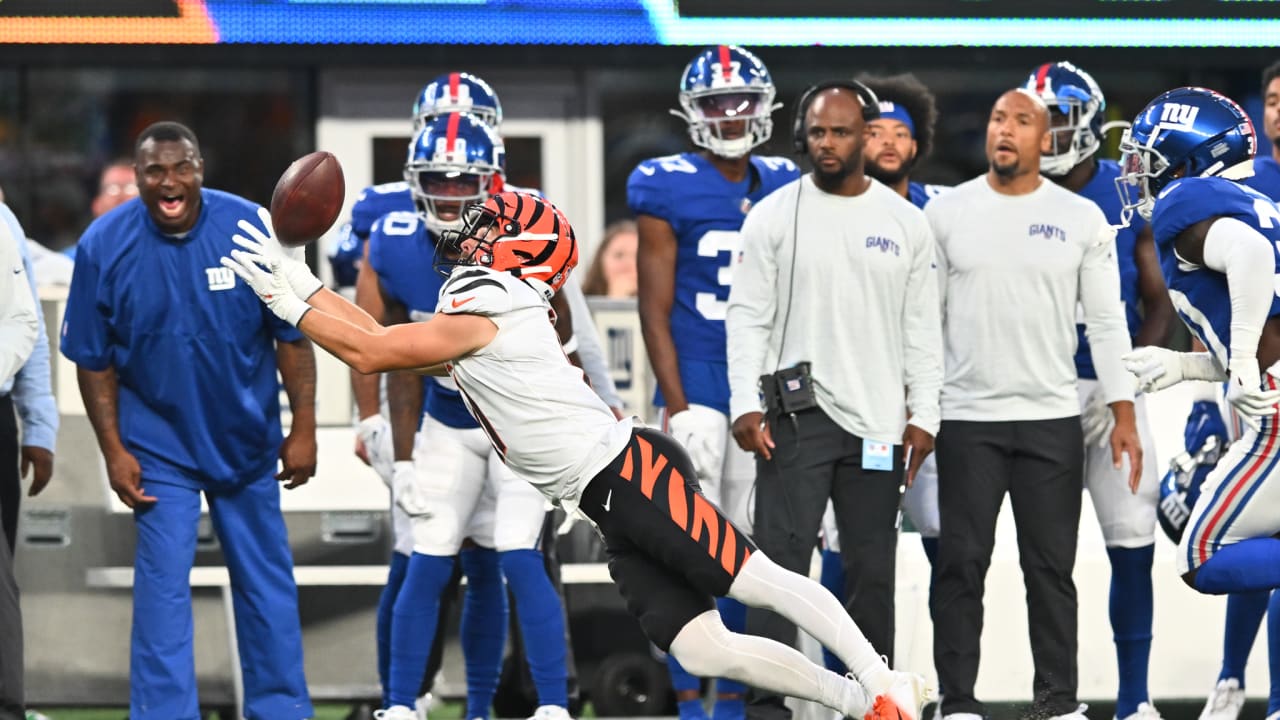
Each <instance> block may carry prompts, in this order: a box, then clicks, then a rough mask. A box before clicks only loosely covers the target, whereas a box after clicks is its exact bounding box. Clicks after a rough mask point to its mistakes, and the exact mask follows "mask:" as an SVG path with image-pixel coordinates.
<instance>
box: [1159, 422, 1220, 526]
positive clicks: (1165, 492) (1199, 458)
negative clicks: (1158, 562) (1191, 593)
mask: <svg viewBox="0 0 1280 720" xmlns="http://www.w3.org/2000/svg"><path fill="white" fill-rule="evenodd" d="M1221 454H1222V444H1221V443H1219V442H1218V437H1217V436H1216V435H1210V436H1209V437H1208V438H1207V439H1206V440H1205V442H1204V445H1202V446H1201V447H1200V450H1199V451H1198V452H1196V453H1195V454H1194V455H1193V454H1192V453H1191V452H1190V451H1186V452H1182V453H1180V454H1179V455H1178V456H1176V457H1174V458H1173V461H1172V462H1170V463H1169V472H1167V473H1165V474H1164V477H1163V478H1162V479H1161V480H1160V504H1159V505H1157V506H1156V518H1158V519H1159V520H1160V528H1161V529H1162V530H1164V533H1165V535H1168V536H1169V539H1170V540H1172V541H1173V542H1175V543H1177V542H1180V541H1181V540H1182V533H1183V531H1184V530H1186V527H1187V519H1188V518H1190V517H1191V509H1192V508H1194V507H1195V506H1196V500H1198V499H1199V498H1200V486H1201V485H1203V484H1204V480H1205V478H1206V477H1208V476H1209V472H1210V471H1212V470H1213V468H1214V467H1215V466H1216V465H1217V464H1218V458H1219V457H1220V456H1221Z"/></svg>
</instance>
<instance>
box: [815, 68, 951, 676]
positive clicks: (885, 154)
mask: <svg viewBox="0 0 1280 720" xmlns="http://www.w3.org/2000/svg"><path fill="white" fill-rule="evenodd" d="M858 79H859V80H860V81H861V82H862V83H863V84H865V85H866V86H867V87H869V88H871V90H872V92H874V93H875V94H876V97H877V98H878V99H879V100H880V117H878V118H876V119H875V120H872V121H870V122H868V123H867V137H866V141H865V145H864V146H863V148H862V155H863V157H864V158H865V159H866V173H867V174H868V175H870V176H871V177H872V178H874V179H876V180H879V181H880V182H882V183H884V184H885V185H888V186H889V189H891V190H893V191H894V192H896V193H898V194H899V195H901V196H902V197H904V198H906V199H907V200H909V201H911V204H912V205H915V206H916V207H918V208H920V209H921V210H923V209H924V206H925V204H926V203H928V202H929V201H930V200H932V199H933V198H935V197H937V196H938V195H939V194H941V193H943V192H946V191H947V190H949V189H950V188H948V187H946V186H941V185H925V184H923V183H918V182H915V181H913V180H911V179H910V175H911V171H912V170H914V169H915V167H916V164H917V163H918V162H919V161H920V160H922V159H924V158H926V157H928V156H929V151H931V150H932V149H933V128H934V124H935V123H936V122H937V119H938V110H937V107H936V105H935V103H934V99H933V93H931V92H929V88H927V87H925V86H924V84H923V83H921V82H920V81H919V80H917V79H916V76H915V75H912V74H910V73H905V74H902V75H894V76H891V77H876V76H871V75H863V76H860V77H859V78H858ZM902 511H903V514H904V515H906V517H907V519H908V520H910V521H911V526H912V527H913V528H915V529H916V530H917V531H918V532H919V533H920V542H921V544H922V545H923V547H924V554H925V556H926V557H928V558H929V564H930V565H932V564H933V562H934V560H936V559H937V557H938V532H939V529H938V466H937V464H936V463H935V462H934V457H933V455H930V456H929V457H927V458H925V461H924V464H923V465H921V466H920V471H919V472H917V473H916V477H915V481H914V482H912V484H911V488H910V489H909V490H907V492H906V494H905V495H904V496H903V498H902ZM822 536H823V541H824V548H823V551H822V584H823V585H824V586H825V587H826V588H827V589H828V590H830V591H831V592H832V593H834V594H835V595H836V597H843V596H844V583H845V574H844V566H843V565H842V563H841V559H840V533H839V531H838V530H836V525H835V516H834V514H833V513H832V511H831V507H830V506H828V507H827V514H826V515H824V516H823V518H822ZM823 658H824V660H825V661H826V663H827V667H829V668H831V669H832V670H837V671H841V667H842V666H841V665H840V664H839V661H838V660H837V659H836V657H835V656H834V655H832V654H831V653H829V652H824V654H823Z"/></svg>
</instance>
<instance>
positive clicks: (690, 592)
mask: <svg viewBox="0 0 1280 720" xmlns="http://www.w3.org/2000/svg"><path fill="white" fill-rule="evenodd" d="M694 477H695V476H694V471H693V461H692V460H690V459H689V455H688V453H686V452H685V451H684V448H682V447H680V444H679V443H677V442H676V441H675V440H673V439H671V437H670V436H668V435H665V434H663V433H660V432H658V431H657V430H654V429H652V428H640V429H638V430H636V431H634V432H633V433H632V436H631V442H630V443H629V444H628V445H627V447H626V448H625V449H624V450H623V451H622V453H621V454H620V455H618V457H617V458H615V459H614V461H613V462H612V463H610V464H609V466H608V467H606V468H605V469H604V470H601V471H600V472H599V473H597V474H596V476H595V477H594V478H592V479H591V482H589V483H587V486H586V488H584V489H583V491H582V499H581V502H580V504H579V508H580V509H581V510H582V512H583V513H584V514H585V515H586V516H587V517H588V518H590V519H591V521H592V522H594V523H595V524H596V527H597V528H599V530H600V534H601V536H603V537H604V546H605V552H606V553H607V554H608V556H609V574H610V575H611V576H612V577H613V581H614V583H615V584H617V586H618V592H619V593H621V594H622V599H623V600H624V601H626V604H627V610H629V611H630V612H631V614H632V615H634V616H635V617H636V618H637V619H638V620H639V621H640V627H641V628H642V629H643V630H644V632H645V635H647V636H648V638H649V639H650V640H651V641H653V644H655V645H657V646H658V647H659V648H661V649H662V650H663V651H664V652H666V651H669V650H670V649H671V642H672V641H673V640H674V639H675V637H676V635H678V634H679V633H680V630H681V629H683V628H684V626H685V625H687V624H688V623H689V621H690V620H693V619H694V618H695V617H697V616H699V615H701V614H702V613H704V612H707V611H708V610H714V609H715V607H716V604H715V599H714V598H717V597H723V596H724V595H726V594H728V592H729V587H730V586H731V585H733V581H734V579H735V578H736V577H737V576H738V573H739V571H741V570H742V567H743V565H745V564H746V563H747V559H748V558H750V557H751V553H752V552H754V551H755V550H756V545H755V543H753V542H752V541H751V538H750V537H748V536H747V535H745V534H744V533H743V532H742V531H741V530H739V529H738V528H737V527H735V526H734V525H733V523H731V522H729V520H728V519H727V518H726V517H725V516H724V513H722V512H720V509H719V508H717V507H716V506H715V505H713V504H711V501H710V500H707V499H706V498H705V497H703V495H702V492H701V490H700V489H699V487H698V483H697V480H695V479H694Z"/></svg>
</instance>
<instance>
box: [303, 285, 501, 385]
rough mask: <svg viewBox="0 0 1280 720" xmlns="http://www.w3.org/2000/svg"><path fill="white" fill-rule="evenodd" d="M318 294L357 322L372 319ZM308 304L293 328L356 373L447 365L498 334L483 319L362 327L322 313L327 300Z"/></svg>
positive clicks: (441, 319) (471, 317) (469, 317)
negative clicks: (352, 313)
mask: <svg viewBox="0 0 1280 720" xmlns="http://www.w3.org/2000/svg"><path fill="white" fill-rule="evenodd" d="M322 293H328V294H329V295H331V296H332V297H333V298H337V300H339V301H340V302H342V303H344V304H346V305H347V306H348V307H350V308H351V309H353V310H354V311H355V314H356V317H357V319H358V318H359V317H360V316H363V317H364V318H367V319H368V320H370V321H372V318H369V316H368V315H366V314H365V313H364V312H363V311H361V310H360V309H359V308H356V307H355V306H354V305H351V304H350V303H348V302H347V301H346V300H344V299H343V298H342V297H341V296H339V295H337V294H336V293H333V292H330V291H328V290H322V291H321V292H320V293H317V294H316V295H320V294H322ZM314 300H315V296H312V303H311V310H310V311H309V312H307V313H306V314H304V315H303V316H302V319H301V321H299V322H298V329H299V330H301V331H302V332H303V334H305V335H306V336H307V337H309V338H311V339H312V340H314V341H315V343H316V344H317V345H319V346H320V347H322V348H324V349H325V350H328V351H329V352H331V353H333V354H334V355H336V356H337V357H338V359H340V360H342V361H343V362H345V363H346V364H348V365H350V366H351V367H352V368H355V369H356V370H357V371H358V372H362V373H374V372H387V371H389V370H414V369H417V368H424V367H430V366H432V365H439V364H441V363H445V362H450V361H452V360H456V359H458V358H460V357H462V356H464V355H469V354H471V353H473V352H475V351H476V350H479V349H480V348H482V347H484V346H485V345H488V344H489V342H490V341H492V340H493V338H494V336H496V335H497V334H498V326H497V325H494V324H493V321H492V320H490V319H489V318H487V317H485V316H483V315H444V314H438V315H436V316H435V317H433V318H431V319H430V320H428V321H427V322H422V323H408V324H403V325H393V326H391V327H383V326H381V325H379V324H378V323H376V322H374V323H373V327H366V326H363V325H360V324H356V323H355V322H352V321H351V320H348V319H346V318H344V317H341V316H339V315H337V314H334V313H332V312H330V311H328V310H326V309H324V307H323V306H325V305H328V304H329V303H328V302H326V300H328V298H322V301H321V303H319V304H316V303H315V302H314ZM335 309H339V310H341V309H342V308H340V307H339V308H335ZM348 314H350V313H348Z"/></svg>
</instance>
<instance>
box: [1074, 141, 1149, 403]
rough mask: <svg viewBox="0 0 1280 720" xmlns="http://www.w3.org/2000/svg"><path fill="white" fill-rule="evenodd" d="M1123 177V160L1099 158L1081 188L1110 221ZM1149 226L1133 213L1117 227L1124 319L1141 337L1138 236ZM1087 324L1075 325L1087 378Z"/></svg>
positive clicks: (1115, 221)
mask: <svg viewBox="0 0 1280 720" xmlns="http://www.w3.org/2000/svg"><path fill="white" fill-rule="evenodd" d="M1118 177H1120V163H1117V162H1116V161H1115V160H1099V161H1098V169H1097V172H1095V173H1094V174H1093V177H1092V178H1090V179H1089V182H1088V184H1086V185H1085V186H1084V187H1082V188H1080V195H1082V196H1084V197H1087V198H1089V199H1090V200H1092V201H1093V203H1094V204H1095V205H1097V206H1098V207H1099V208H1101V209H1102V214H1103V215H1105V216H1107V222H1109V223H1111V224H1112V225H1116V226H1118V225H1119V224H1120V195H1119V193H1117V192H1116V182H1115V180H1116V178H1118ZM1146 229H1147V221H1146V220H1143V219H1142V218H1141V217H1140V216H1138V215H1134V216H1133V219H1132V220H1131V221H1129V227H1127V228H1118V229H1117V230H1116V260H1117V261H1118V262H1119V265H1120V301H1121V302H1123V303H1124V314H1125V319H1126V320H1128V321H1129V338H1130V339H1131V340H1132V339H1133V338H1135V337H1137V336H1138V330H1139V329H1140V328H1141V327H1142V313H1141V312H1139V310H1138V308H1139V305H1140V304H1141V302H1142V293H1141V291H1140V289H1139V285H1138V258H1137V252H1138V236H1139V235H1141V234H1142V231H1143V230H1146ZM1084 330H1085V328H1084V323H1078V324H1077V325H1076V335H1077V337H1078V338H1079V344H1078V345H1077V346H1076V374H1077V376H1079V377H1082V378H1085V379H1086V380H1097V379H1098V373H1097V372H1096V371H1095V370H1094V369H1093V355H1092V353H1091V352H1090V350H1089V340H1088V339H1087V338H1086V337H1085V334H1084Z"/></svg>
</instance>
